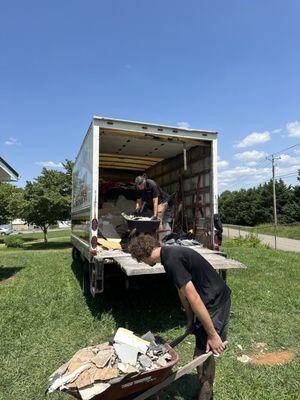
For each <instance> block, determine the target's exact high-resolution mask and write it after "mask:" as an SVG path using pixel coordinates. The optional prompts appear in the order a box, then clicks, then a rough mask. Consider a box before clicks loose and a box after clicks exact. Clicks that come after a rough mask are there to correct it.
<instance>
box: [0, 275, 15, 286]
mask: <svg viewBox="0 0 300 400" xmlns="http://www.w3.org/2000/svg"><path fill="white" fill-rule="evenodd" d="M16 278H17V277H16V276H10V277H9V278H6V279H3V280H1V281H0V286H1V285H5V283H8V282H11V281H14V280H15V279H16Z"/></svg>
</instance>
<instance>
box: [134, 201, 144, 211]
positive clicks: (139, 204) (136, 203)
mask: <svg viewBox="0 0 300 400" xmlns="http://www.w3.org/2000/svg"><path fill="white" fill-rule="evenodd" d="M141 205H142V199H136V202H135V211H138V210H139V209H140V208H141Z"/></svg>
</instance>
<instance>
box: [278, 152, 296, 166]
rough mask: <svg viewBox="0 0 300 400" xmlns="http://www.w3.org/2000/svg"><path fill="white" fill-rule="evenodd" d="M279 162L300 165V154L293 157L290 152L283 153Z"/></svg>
mask: <svg viewBox="0 0 300 400" xmlns="http://www.w3.org/2000/svg"><path fill="white" fill-rule="evenodd" d="M278 162H279V163H282V164H295V165H296V164H298V165H299V167H300V156H296V157H293V156H290V155H288V154H281V156H280V158H279V159H278Z"/></svg>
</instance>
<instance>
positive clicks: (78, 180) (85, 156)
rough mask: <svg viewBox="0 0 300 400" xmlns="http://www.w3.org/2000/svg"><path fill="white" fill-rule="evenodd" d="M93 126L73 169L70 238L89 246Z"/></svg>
mask: <svg viewBox="0 0 300 400" xmlns="http://www.w3.org/2000/svg"><path fill="white" fill-rule="evenodd" d="M93 136H94V135H93V125H91V126H90V128H89V130H88V132H87V134H86V137H85V139H84V142H83V144H82V146H81V149H80V151H79V154H78V156H77V158H76V161H75V165H74V169H73V196H72V236H75V237H78V238H79V239H80V240H81V241H82V242H85V243H86V244H87V246H89V242H90V231H91V227H90V224H91V218H92V215H91V214H92V202H93Z"/></svg>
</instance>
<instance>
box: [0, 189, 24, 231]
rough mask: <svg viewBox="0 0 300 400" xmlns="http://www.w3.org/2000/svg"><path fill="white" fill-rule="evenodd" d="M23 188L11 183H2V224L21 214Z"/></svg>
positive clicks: (0, 213)
mask: <svg viewBox="0 0 300 400" xmlns="http://www.w3.org/2000/svg"><path fill="white" fill-rule="evenodd" d="M22 199H23V189H21V188H17V187H15V186H13V185H11V184H10V183H1V184H0V225H1V224H7V223H8V222H10V221H11V220H12V219H15V218H18V217H20V216H21V204H22Z"/></svg>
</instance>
